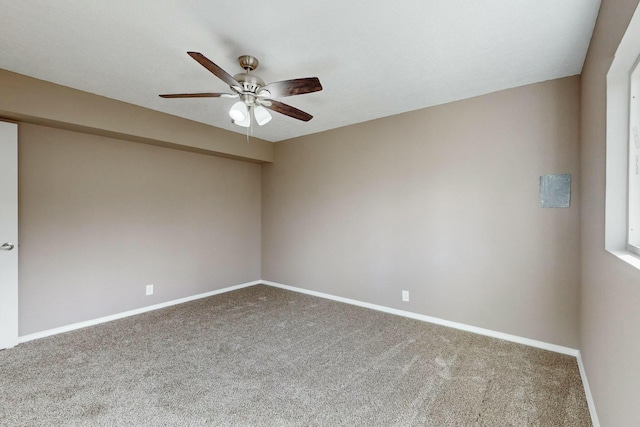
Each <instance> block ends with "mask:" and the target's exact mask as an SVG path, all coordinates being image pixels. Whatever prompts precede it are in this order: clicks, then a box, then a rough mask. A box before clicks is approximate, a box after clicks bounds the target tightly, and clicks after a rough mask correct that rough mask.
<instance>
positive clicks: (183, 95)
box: [159, 93, 238, 98]
mask: <svg viewBox="0 0 640 427" xmlns="http://www.w3.org/2000/svg"><path fill="white" fill-rule="evenodd" d="M159 96H160V97H161V98H220V97H223V98H234V97H236V96H238V95H234V94H232V93H169V94H166V95H159Z"/></svg>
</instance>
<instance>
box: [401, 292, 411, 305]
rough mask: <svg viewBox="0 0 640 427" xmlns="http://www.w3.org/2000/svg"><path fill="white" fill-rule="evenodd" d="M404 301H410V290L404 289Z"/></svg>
mask: <svg viewBox="0 0 640 427" xmlns="http://www.w3.org/2000/svg"><path fill="white" fill-rule="evenodd" d="M402 301H404V302H409V291H402Z"/></svg>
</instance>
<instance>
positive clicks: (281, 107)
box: [261, 99, 313, 122]
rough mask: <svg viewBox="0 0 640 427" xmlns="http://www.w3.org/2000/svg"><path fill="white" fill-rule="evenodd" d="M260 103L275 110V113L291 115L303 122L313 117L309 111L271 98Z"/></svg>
mask: <svg viewBox="0 0 640 427" xmlns="http://www.w3.org/2000/svg"><path fill="white" fill-rule="evenodd" d="M261 104H262V105H263V106H264V108H268V109H270V110H272V111H275V112H276V113H280V114H284V115H285V116H289V117H293V118H294V119H298V120H302V121H303V122H308V121H309V120H311V119H312V118H313V116H312V115H311V114H309V113H305V112H304V111H302V110H298V109H297V108H295V107H292V106H291V105H287V104H284V103H282V102H278V101H274V100H273V99H269V100H266V102H264V103H261Z"/></svg>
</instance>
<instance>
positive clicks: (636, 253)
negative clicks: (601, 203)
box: [605, 7, 640, 269]
mask: <svg viewBox="0 0 640 427" xmlns="http://www.w3.org/2000/svg"><path fill="white" fill-rule="evenodd" d="M639 58H640V7H638V8H637V9H636V12H635V13H634V15H633V18H631V22H630V23H629V27H628V28H627V31H626V32H625V34H624V37H622V41H621V42H620V45H619V46H618V49H617V50H616V54H615V57H614V59H613V62H612V63H611V68H609V72H608V73H607V175H606V206H605V248H606V250H607V251H609V252H611V253H612V254H614V255H616V256H617V257H618V258H620V259H621V260H623V261H625V262H627V263H629V264H631V265H633V266H634V267H636V268H638V269H640V65H638V62H639Z"/></svg>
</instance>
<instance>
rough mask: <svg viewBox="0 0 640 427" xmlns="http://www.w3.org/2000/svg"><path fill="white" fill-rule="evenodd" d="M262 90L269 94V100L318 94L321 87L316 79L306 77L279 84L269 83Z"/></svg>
mask: <svg viewBox="0 0 640 427" xmlns="http://www.w3.org/2000/svg"><path fill="white" fill-rule="evenodd" d="M262 89H266V90H268V91H269V93H271V96H270V98H281V97H283V96H293V95H302V94H305V93H311V92H318V91H320V90H322V85H321V84H320V80H319V79H318V78H317V77H306V78H303V79H293V80H283V81H281V82H273V83H269V84H268V85H266V86H264V87H263V88H262Z"/></svg>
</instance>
